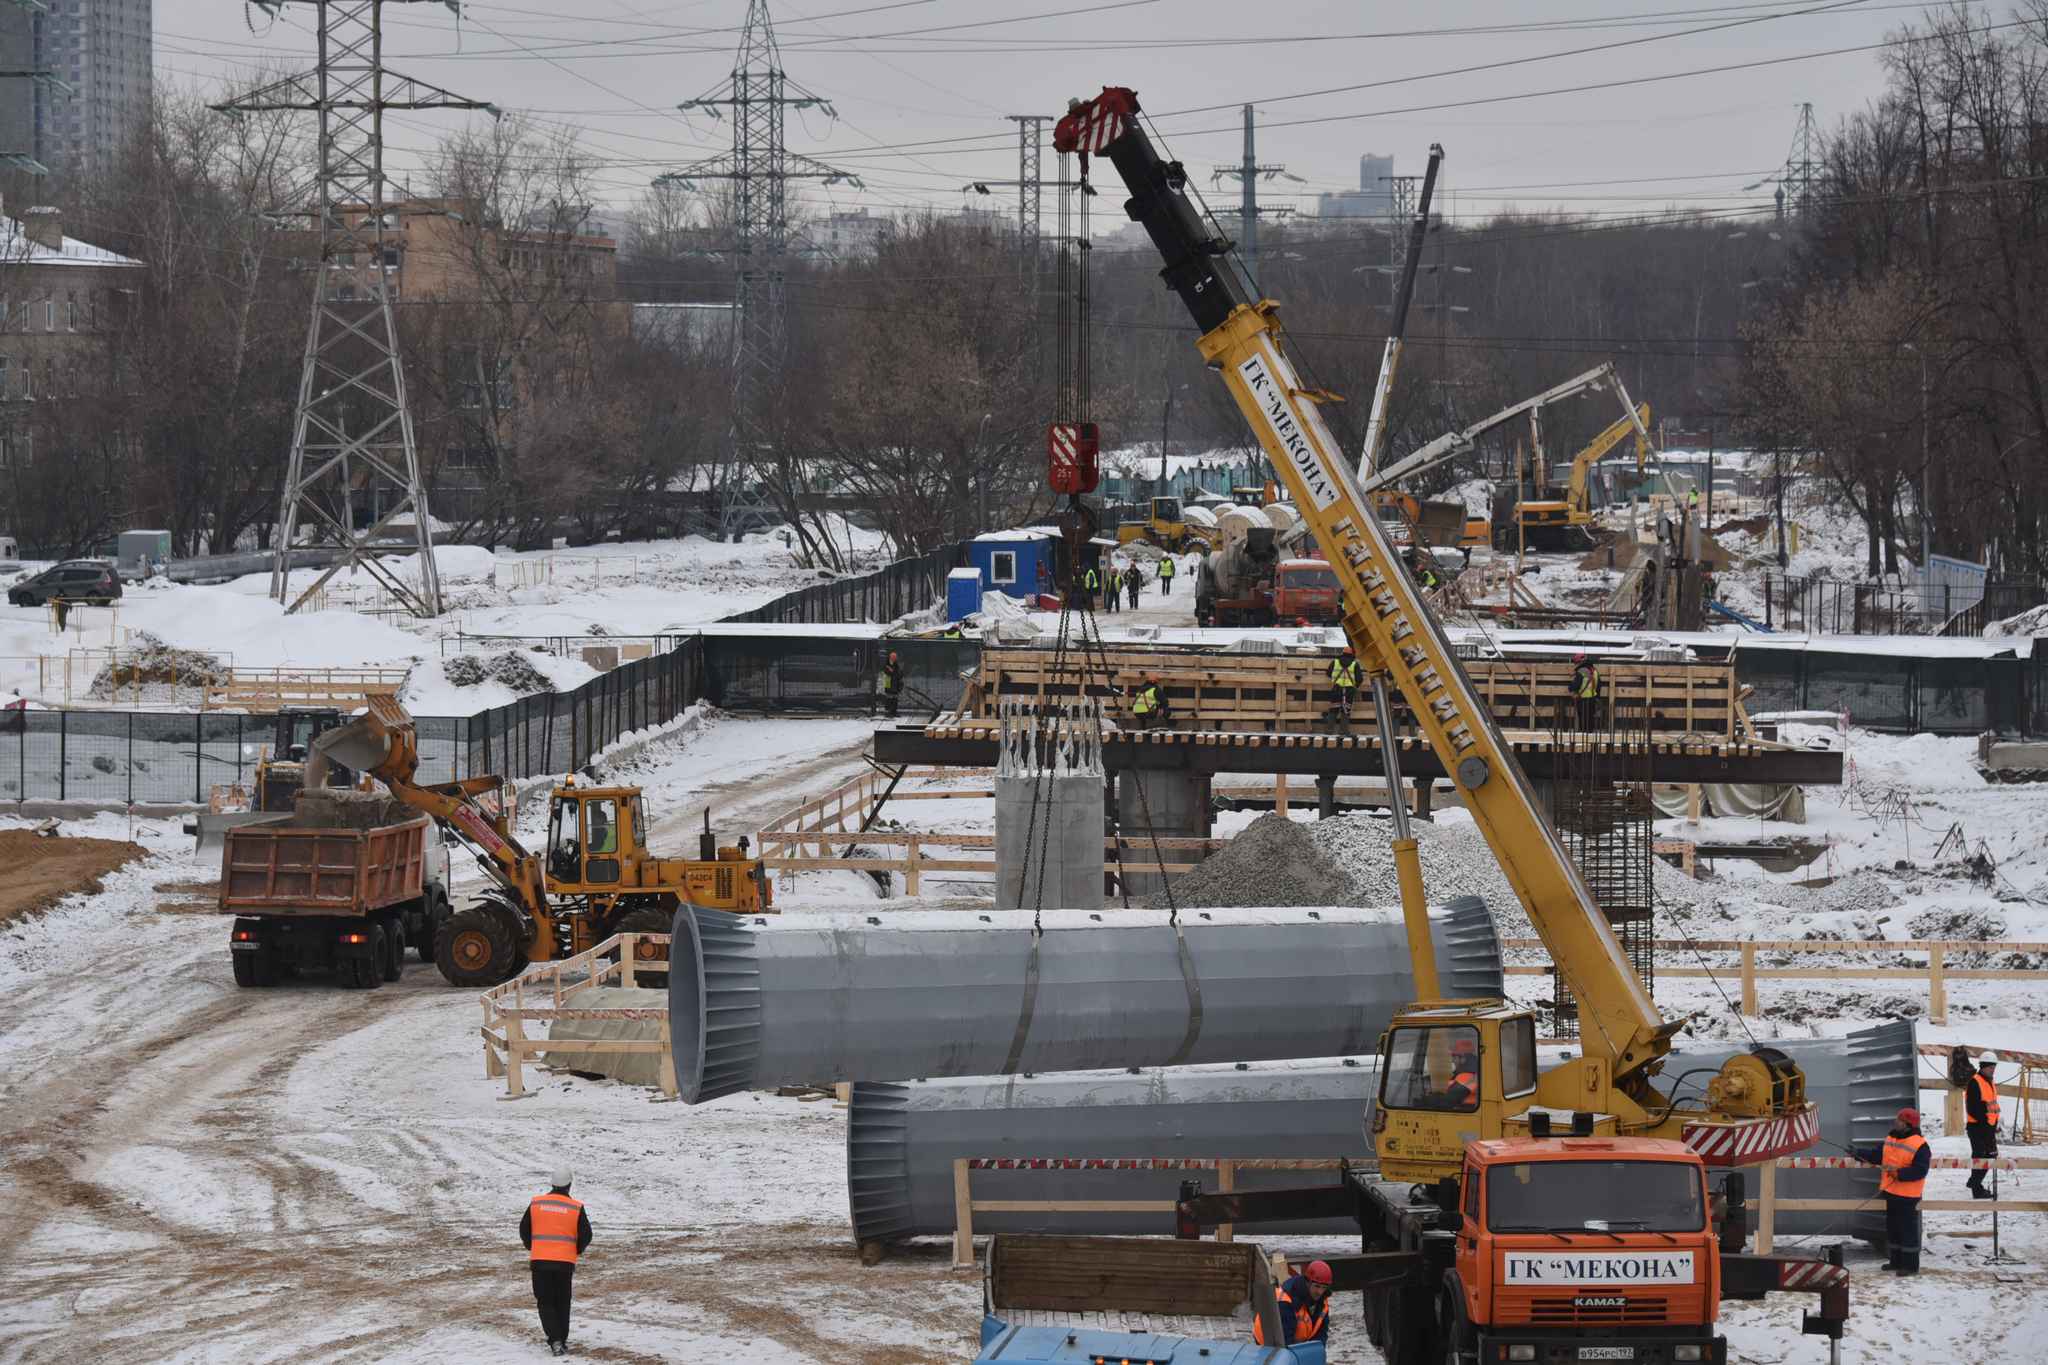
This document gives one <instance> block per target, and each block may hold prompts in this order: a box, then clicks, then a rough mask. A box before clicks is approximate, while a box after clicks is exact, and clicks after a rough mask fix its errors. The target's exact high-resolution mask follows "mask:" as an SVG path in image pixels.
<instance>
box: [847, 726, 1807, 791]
mask: <svg viewBox="0 0 2048 1365" xmlns="http://www.w3.org/2000/svg"><path fill="white" fill-rule="evenodd" d="M996 747H997V746H996V741H995V738H994V735H993V732H991V733H989V734H987V735H982V734H979V733H976V732H969V733H965V734H961V733H952V734H931V733H928V732H927V731H926V730H925V729H923V728H920V727H917V726H891V727H887V728H884V729H880V730H877V731H875V758H876V761H878V762H881V763H888V764H892V765H893V764H898V763H917V764H933V765H938V766H945V767H961V768H993V767H994V766H995V765H996ZM1510 747H1513V745H1512V741H1510ZM1515 757H1516V759H1517V760H1518V761H1519V762H1520V763H1521V765H1522V771H1523V772H1524V773H1525V774H1527V775H1528V777H1529V778H1530V779H1531V780H1532V781H1538V782H1542V781H1548V780H1550V779H1551V778H1553V777H1555V776H1556V775H1557V771H1558V768H1559V767H1560V765H1559V763H1558V762H1557V759H1556V757H1555V755H1553V754H1552V753H1551V752H1550V751H1549V750H1548V749H1547V748H1539V747H1534V746H1531V747H1526V748H1516V749H1515ZM1571 762H1572V772H1573V774H1574V775H1575V776H1589V777H1590V778H1591V779H1592V780H1595V781H1611V782H1633V781H1639V780H1640V779H1641V776H1642V769H1643V758H1642V756H1641V755H1640V754H1635V755H1628V754H1600V753H1593V754H1585V753H1581V754H1574V755H1572V756H1571ZM1102 763H1103V766H1104V767H1105V768H1107V769H1108V770H1109V771H1111V772H1125V771H1129V770H1131V769H1134V768H1142V769H1154V770H1156V769H1164V770H1168V771H1181V772H1189V773H1198V774H1213V773H1310V774H1325V773H1327V774H1334V775H1336V776H1339V777H1380V776H1383V775H1384V774H1385V765H1384V764H1382V763H1381V762H1380V751H1379V747H1378V746H1377V745H1375V744H1370V743H1365V742H1361V741H1359V740H1358V739H1357V738H1355V737H1348V736H1328V735H1322V736H1309V735H1236V734H1227V735H1226V734H1210V733H1196V732H1187V733H1185V734H1178V735H1177V734H1159V733H1153V734H1147V735H1145V736H1144V737H1143V738H1142V739H1139V738H1134V737H1131V736H1125V735H1111V736H1108V737H1106V738H1105V739H1104V741H1103V745H1102ZM1650 763H1651V766H1652V769H1653V771H1654V772H1655V774H1656V778H1657V781H1659V782H1756V783H1777V784H1789V785H1794V786H1801V787H1836V786H1840V785H1841V783H1842V755H1841V754H1840V753H1834V752H1828V751H1825V750H1814V749H1766V750H1761V751H1754V750H1753V751H1750V752H1746V753H1745V752H1743V750H1742V748H1741V747H1739V746H1722V745H1715V744H1712V743H1710V742H1708V741H1702V740H1689V741H1687V742H1686V743H1684V744H1682V745H1681V744H1678V743H1673V744H1670V745H1669V746H1665V747H1658V748H1657V749H1656V751H1655V752H1654V753H1653V755H1652V756H1651V759H1650ZM1401 771H1402V772H1403V773H1405V774H1407V775H1408V776H1410V777H1421V778H1441V777H1445V776H1447V774H1446V773H1445V772H1444V766H1443V763H1442V762H1441V761H1440V760H1439V759H1438V758H1437V756H1436V754H1435V753H1434V752H1432V751H1431V750H1430V749H1429V747H1428V746H1427V745H1416V746H1415V747H1413V748H1410V749H1405V750H1403V751H1402V754H1401Z"/></svg>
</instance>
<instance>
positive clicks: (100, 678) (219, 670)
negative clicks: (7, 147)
mask: <svg viewBox="0 0 2048 1365" xmlns="http://www.w3.org/2000/svg"><path fill="white" fill-rule="evenodd" d="M228 681H229V676H228V669H227V666H226V665H224V664H223V663H221V661H220V660H219V659H217V658H215V657H214V656H213V655H211V654H206V653H203V652H201V651H199V650H196V649H179V648H178V647H177V646H176V645H167V644H165V643H164V642H163V641H162V640H159V639H157V637H156V636H154V635H151V634H150V633H149V632H148V631H137V632H136V633H135V634H134V635H133V636H131V637H130V638H129V644H128V647H127V649H125V650H123V651H122V654H121V657H120V659H119V660H118V661H116V662H114V663H110V664H107V665H105V666H104V667H102V668H101V669H100V671H99V672H98V673H97V674H95V675H94V676H93V680H92V687H91V688H90V689H89V691H90V694H91V695H92V696H94V697H97V698H99V699H100V700H102V701H106V700H110V699H112V698H113V696H114V695H115V693H116V692H117V691H118V690H120V689H123V688H132V687H138V686H149V685H164V686H173V687H178V688H187V687H191V688H199V687H221V686H225V685H226V684H227V683H228Z"/></svg>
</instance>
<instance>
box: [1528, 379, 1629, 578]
mask: <svg viewBox="0 0 2048 1365" xmlns="http://www.w3.org/2000/svg"><path fill="white" fill-rule="evenodd" d="M1631 434H1633V435H1634V436H1635V438H1636V473H1638V474H1641V473H1642V472H1643V470H1644V469H1645V468H1646V467H1647V466H1648V464H1649V460H1650V405H1649V404H1648V403H1638V404H1636V405H1635V406H1634V407H1633V408H1630V409H1629V410H1628V411H1627V412H1625V413H1623V414H1622V415H1621V416H1620V417H1618V418H1616V419H1615V420H1614V422H1613V424H1612V425H1610V426H1609V427H1608V428H1607V430H1605V431H1603V432H1601V433H1600V434H1599V435H1598V436H1595V437H1594V438H1593V439H1592V441H1591V442H1589V443H1588V444H1587V446H1586V448H1585V449H1584V450H1582V451H1580V452H1579V453H1578V454H1577V455H1575V456H1573V457H1572V472H1571V480H1570V482H1569V483H1568V484H1567V485H1566V486H1565V490H1564V496H1563V497H1561V498H1553V497H1548V496H1545V495H1547V494H1548V493H1549V492H1550V488H1549V475H1548V471H1546V470H1545V468H1544V466H1543V463H1542V460H1541V459H1540V458H1539V459H1538V461H1537V464H1536V476H1537V482H1538V485H1539V486H1538V487H1537V488H1536V489H1535V490H1533V491H1535V493H1536V494H1537V496H1535V497H1533V498H1523V499H1522V500H1520V501H1519V502H1517V503H1516V504H1515V520H1516V521H1518V522H1520V523H1521V531H1522V539H1523V541H1524V543H1525V544H1528V545H1532V546H1537V547H1539V548H1545V549H1548V548H1552V547H1565V546H1568V545H1569V544H1570V542H1571V540H1572V533H1573V532H1575V531H1583V530H1584V529H1585V528H1586V527H1588V526H1591V525H1592V524H1593V504H1592V497H1591V495H1590V492H1589V490H1588V489H1587V487H1586V481H1587V478H1588V476H1590V475H1591V474H1592V472H1593V466H1594V465H1596V464H1598V463H1600V461H1601V460H1603V459H1605V458H1606V457H1607V452H1609V451H1610V450H1613V449H1614V448H1615V447H1616V446H1618V445H1620V444H1621V442H1622V439H1623V438H1624V437H1626V436H1629V435H1631Z"/></svg>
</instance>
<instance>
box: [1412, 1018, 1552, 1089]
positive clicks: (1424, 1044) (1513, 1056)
mask: <svg viewBox="0 0 2048 1365" xmlns="http://www.w3.org/2000/svg"><path fill="white" fill-rule="evenodd" d="M1498 1051H1499V1054H1500V1055H1499V1063H1500V1079H1501V1092H1502V1094H1503V1095H1507V1096H1515V1095H1526V1094H1528V1093H1529V1092H1530V1091H1532V1090H1534V1089H1535V1088H1536V1021H1535V1020H1534V1019H1533V1018H1531V1017H1530V1016H1527V1015H1522V1016H1519V1017H1516V1018H1511V1019H1504V1020H1502V1021H1501V1026H1500V1045H1499V1048H1498ZM1480 1058H1481V1053H1480V1046H1479V1030H1478V1029H1477V1028H1474V1027H1473V1026H1472V1025H1470V1024H1438V1025H1430V1026H1423V1027H1403V1028H1397V1029H1394V1030H1393V1031H1392V1032H1391V1033H1389V1034H1388V1035H1387V1048H1386V1056H1385V1060H1384V1064H1383V1066H1382V1070H1381V1078H1382V1079H1381V1083H1380V1103H1381V1104H1382V1105H1384V1106H1385V1107H1387V1108H1389V1109H1434V1110H1439V1111H1444V1112H1449V1113H1466V1114H1469V1113H1471V1112H1473V1111H1474V1110H1476V1109H1478V1108H1479V1077H1480Z"/></svg>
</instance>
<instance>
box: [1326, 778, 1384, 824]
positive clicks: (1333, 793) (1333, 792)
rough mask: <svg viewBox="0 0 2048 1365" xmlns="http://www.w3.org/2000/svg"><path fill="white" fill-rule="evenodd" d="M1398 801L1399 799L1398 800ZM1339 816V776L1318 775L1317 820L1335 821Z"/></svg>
mask: <svg viewBox="0 0 2048 1365" xmlns="http://www.w3.org/2000/svg"><path fill="white" fill-rule="evenodd" d="M1397 799H1398V798H1397ZM1336 816H1337V775H1336V774H1335V773H1317V774H1316V819H1318V820H1333V819H1335V818H1336Z"/></svg>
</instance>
